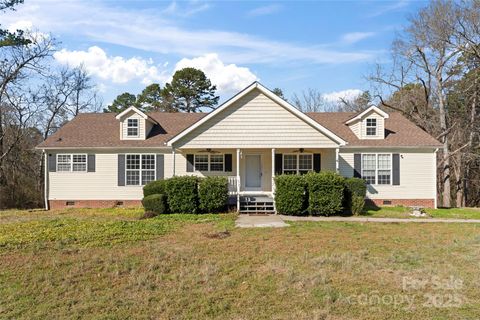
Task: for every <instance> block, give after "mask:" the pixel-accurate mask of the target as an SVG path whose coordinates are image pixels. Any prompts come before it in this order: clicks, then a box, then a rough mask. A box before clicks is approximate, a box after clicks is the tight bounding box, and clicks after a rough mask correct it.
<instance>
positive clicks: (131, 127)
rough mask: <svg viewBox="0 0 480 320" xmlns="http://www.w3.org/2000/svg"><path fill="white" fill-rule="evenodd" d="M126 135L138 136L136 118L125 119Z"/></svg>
mask: <svg viewBox="0 0 480 320" xmlns="http://www.w3.org/2000/svg"><path fill="white" fill-rule="evenodd" d="M127 136H128V137H138V119H127Z"/></svg>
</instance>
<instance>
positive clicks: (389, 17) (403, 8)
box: [1, 0, 426, 103]
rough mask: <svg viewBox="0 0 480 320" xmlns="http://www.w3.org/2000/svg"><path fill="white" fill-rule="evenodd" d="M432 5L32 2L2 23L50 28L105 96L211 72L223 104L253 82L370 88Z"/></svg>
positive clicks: (345, 92) (329, 89)
mask: <svg viewBox="0 0 480 320" xmlns="http://www.w3.org/2000/svg"><path fill="white" fill-rule="evenodd" d="M424 5H426V2H423V1H417V2H414V1H305V2H302V1H277V2H266V1H262V2H260V1H243V2H234V1H222V2H210V1H176V2H172V1H169V2H166V1H165V2H164V1H113V0H111V1H68V0H66V1H65V0H64V1H55V0H47V1H45V0H43V1H39V0H25V4H23V5H20V6H19V7H18V10H17V11H16V12H8V13H5V14H3V15H2V18H1V19H2V25H3V26H7V27H10V28H12V29H16V28H31V29H33V30H35V31H39V32H42V33H51V35H52V36H54V37H55V38H56V39H57V40H59V41H61V43H60V45H59V48H58V49H59V51H58V52H57V53H56V54H55V56H54V57H55V60H56V63H58V64H63V65H67V64H68V65H72V66H74V65H78V64H80V63H81V64H83V65H84V66H85V68H86V69H87V71H88V72H89V73H90V74H91V75H92V77H93V79H94V80H95V82H96V83H97V84H98V88H99V90H100V93H101V95H102V96H103V99H104V102H105V103H109V102H111V101H112V100H113V98H114V97H115V96H116V95H118V94H119V93H122V92H124V91H129V92H131V93H135V94H136V93H139V91H141V89H142V88H144V87H145V85H146V84H148V83H151V82H159V83H161V84H163V83H165V82H166V81H169V80H170V78H171V76H172V74H173V72H174V71H175V70H177V69H179V68H182V67H185V66H193V67H197V68H200V69H203V70H204V71H205V73H206V74H207V76H209V77H210V78H211V79H212V82H214V84H216V85H217V86H218V89H219V94H220V95H221V98H222V100H225V99H227V98H228V97H229V96H231V95H232V94H234V93H235V92H236V91H238V90H240V89H242V88H243V87H245V86H246V85H247V84H249V83H250V82H252V81H253V80H259V81H260V82H262V83H263V84H264V85H266V86H267V87H270V88H274V87H280V88H281V89H283V91H284V93H285V95H286V96H287V98H289V97H291V96H292V94H294V93H300V92H301V91H302V90H304V89H308V88H315V89H317V90H319V91H321V92H323V93H325V97H327V98H329V99H335V98H336V97H338V96H347V97H348V96H349V95H352V94H355V93H356V92H359V90H365V89H368V88H369V86H368V83H367V82H366V81H365V79H364V76H365V75H366V74H367V73H368V71H369V70H371V69H372V67H373V65H374V64H375V63H377V62H379V63H383V64H388V63H389V49H390V45H391V42H392V40H393V38H394V37H395V32H397V31H399V30H401V28H402V26H404V25H405V24H406V23H407V18H408V16H409V15H411V14H413V13H415V12H416V11H417V10H418V9H419V8H420V7H422V6H424Z"/></svg>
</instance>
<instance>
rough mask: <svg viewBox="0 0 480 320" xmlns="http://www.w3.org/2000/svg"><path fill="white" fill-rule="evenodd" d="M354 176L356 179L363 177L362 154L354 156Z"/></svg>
mask: <svg viewBox="0 0 480 320" xmlns="http://www.w3.org/2000/svg"><path fill="white" fill-rule="evenodd" d="M353 176H354V177H355V178H361V177H362V155H361V154H360V153H355V154H354V155H353Z"/></svg>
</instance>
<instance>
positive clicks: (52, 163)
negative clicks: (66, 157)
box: [48, 153, 57, 172]
mask: <svg viewBox="0 0 480 320" xmlns="http://www.w3.org/2000/svg"><path fill="white" fill-rule="evenodd" d="M48 171H49V172H55V171H57V155H56V154H54V153H49V154H48Z"/></svg>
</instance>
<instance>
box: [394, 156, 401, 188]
mask: <svg viewBox="0 0 480 320" xmlns="http://www.w3.org/2000/svg"><path fill="white" fill-rule="evenodd" d="M392 157H393V159H392V169H393V170H392V174H393V177H392V184H393V185H394V186H399V185H400V154H398V153H394V154H393V155H392Z"/></svg>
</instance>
